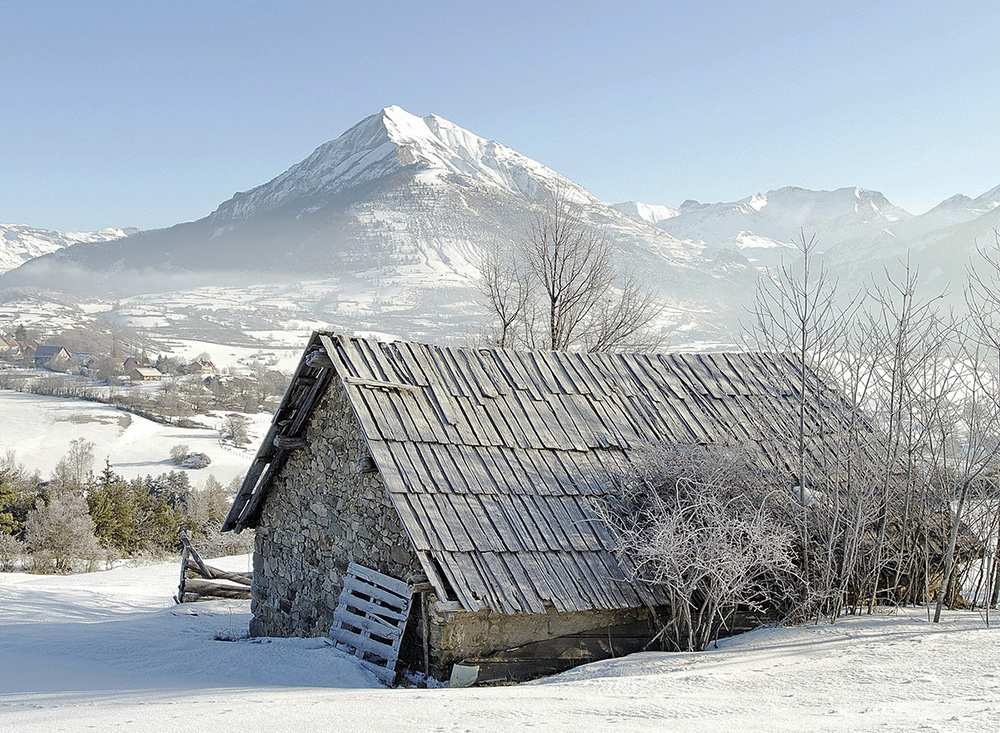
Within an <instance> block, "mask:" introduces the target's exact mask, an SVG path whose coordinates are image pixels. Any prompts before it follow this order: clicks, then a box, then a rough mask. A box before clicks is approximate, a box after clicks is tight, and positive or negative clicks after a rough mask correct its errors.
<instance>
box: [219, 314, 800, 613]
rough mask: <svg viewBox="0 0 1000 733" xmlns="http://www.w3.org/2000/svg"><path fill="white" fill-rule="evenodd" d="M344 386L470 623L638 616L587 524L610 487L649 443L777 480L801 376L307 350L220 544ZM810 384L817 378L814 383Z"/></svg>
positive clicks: (404, 509)
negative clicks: (717, 455) (726, 446)
mask: <svg viewBox="0 0 1000 733" xmlns="http://www.w3.org/2000/svg"><path fill="white" fill-rule="evenodd" d="M335 376H336V377H337V378H338V379H339V381H340V383H341V385H342V388H343V389H344V390H345V393H346V395H347V397H348V400H349V402H350V404H351V406H352V408H353V410H354V412H355V415H356V417H357V419H358V422H359V425H360V427H361V431H362V433H363V435H364V438H365V440H366V443H367V445H368V448H369V451H370V453H371V456H372V459H373V461H374V463H375V465H376V467H377V469H378V470H379V472H380V473H381V475H382V479H383V481H384V484H385V486H386V489H387V491H388V494H389V497H390V499H391V500H392V503H393V505H394V506H395V508H396V510H397V512H398V513H399V516H400V519H401V521H402V524H403V527H404V528H405V530H406V531H407V533H408V535H409V537H410V539H411V540H412V542H413V545H414V548H415V549H416V551H417V555H418V557H419V558H420V561H421V564H422V565H423V567H424V570H425V571H426V572H427V575H428V577H429V578H430V579H431V582H432V583H433V584H434V585H435V589H436V591H437V593H438V596H439V597H440V598H441V599H442V600H451V601H457V602H458V604H459V605H460V606H461V607H462V608H465V609H466V610H470V611H474V610H479V609H484V608H488V609H491V610H494V611H498V612H502V613H542V612H545V611H546V610H547V609H555V610H558V611H582V610H590V609H618V608H634V607H640V606H644V605H648V604H657V603H661V602H663V601H664V600H665V599H664V598H662V597H661V596H660V593H658V592H657V591H656V590H655V589H651V588H649V587H647V586H644V585H642V584H640V583H635V582H632V581H630V580H628V577H629V570H630V568H628V567H623V566H622V565H621V564H620V561H619V560H618V559H616V557H615V555H614V552H613V543H612V539H611V537H610V535H609V533H608V530H607V529H606V528H605V527H604V526H603V524H602V523H601V522H600V521H598V520H597V519H596V517H595V515H594V512H593V509H592V505H591V503H592V501H593V498H594V496H595V495H599V494H601V493H603V492H604V490H605V489H604V485H605V484H604V479H605V478H606V477H607V476H609V475H611V474H612V473H614V472H615V471H617V470H618V469H620V468H621V466H622V465H623V463H625V462H627V461H628V454H629V453H630V452H631V451H633V450H636V449H639V448H641V447H644V446H649V445H653V444H657V443H671V444H683V445H697V444H707V443H719V442H727V443H737V444H745V443H753V444H755V445H756V447H757V449H758V451H759V453H760V454H761V456H762V460H765V461H768V462H770V463H771V464H772V465H773V466H774V467H776V468H782V467H785V468H787V462H786V459H785V454H786V453H787V449H786V447H785V446H782V445H781V443H782V442H783V441H782V440H781V439H780V438H774V439H773V440H772V439H770V438H769V436H781V435H793V434H794V432H795V429H794V424H793V423H794V415H795V409H794V405H795V400H794V398H793V397H792V396H793V395H794V394H795V393H796V391H797V389H798V386H797V380H798V379H799V372H798V371H797V369H796V368H795V365H794V364H793V363H792V362H791V361H789V360H787V359H785V358H784V357H780V356H774V355H761V354H747V353H730V354H671V355H626V354H577V353H557V352H542V351H531V352H515V351H508V350H502V349H468V348H451V347H438V346H429V345H424V344H412V343H380V342H377V341H373V340H366V339H356V338H346V337H342V336H335V335H333V334H327V333H317V334H314V335H313V337H312V339H311V340H310V343H309V346H308V347H307V349H306V352H305V354H304V355H303V358H302V361H301V362H300V364H299V367H298V370H297V371H296V373H295V375H294V377H293V379H292V382H291V385H290V387H289V389H288V392H287V393H286V395H285V398H284V400H283V401H282V404H281V407H280V408H279V410H278V412H277V414H276V415H275V418H274V421H273V422H272V425H271V428H270V430H269V432H268V435H267V437H266V438H265V440H264V443H263V445H262V446H261V448H260V451H259V452H258V454H257V457H256V458H255V459H254V462H253V464H252V466H251V469H250V472H249V473H248V475H247V478H246V480H245V481H244V483H243V485H242V487H241V489H240V491H239V493H238V495H237V497H236V500H235V501H234V503H233V507H232V509H231V511H230V513H229V516H228V517H227V519H226V522H225V525H224V527H223V529H225V530H229V529H235V530H240V529H242V528H245V527H248V526H254V525H255V524H256V522H257V521H258V517H259V513H260V508H261V504H262V502H263V499H264V497H265V496H266V493H267V490H268V487H269V486H270V483H271V482H272V481H273V479H274V477H275V476H276V475H277V473H278V471H280V469H281V466H282V465H283V463H284V460H285V458H286V457H287V455H288V452H289V450H292V449H294V448H293V447H291V446H293V445H297V443H296V441H298V440H301V438H302V436H303V434H304V429H305V424H306V420H307V419H308V416H309V414H310V412H311V410H312V409H313V407H314V406H315V405H316V403H317V401H318V399H319V398H320V397H321V396H322V395H323V393H324V392H325V391H326V389H327V387H328V386H329V384H330V381H331V380H332V379H333V378H334V377H335ZM810 378H813V377H812V376H811V375H810Z"/></svg>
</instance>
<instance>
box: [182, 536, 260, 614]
mask: <svg viewBox="0 0 1000 733" xmlns="http://www.w3.org/2000/svg"><path fill="white" fill-rule="evenodd" d="M181 547H182V548H183V549H182V550H181V582H180V585H179V586H178V588H177V595H176V596H174V601H176V602H177V603H193V602H195V601H211V600H216V599H219V598H250V584H251V583H252V582H253V573H235V572H231V571H228V570H219V569H218V568H213V567H212V566H211V565H206V564H205V562H204V561H203V560H202V559H201V555H199V554H198V551H197V550H195V549H194V547H192V546H191V542H190V541H189V540H188V538H187V536H186V535H184V534H182V535H181Z"/></svg>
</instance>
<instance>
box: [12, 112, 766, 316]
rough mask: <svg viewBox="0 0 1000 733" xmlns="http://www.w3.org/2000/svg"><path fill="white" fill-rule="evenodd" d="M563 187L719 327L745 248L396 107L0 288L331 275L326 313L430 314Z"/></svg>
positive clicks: (467, 301) (467, 302) (648, 275)
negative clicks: (220, 197)
mask: <svg viewBox="0 0 1000 733" xmlns="http://www.w3.org/2000/svg"><path fill="white" fill-rule="evenodd" d="M555 194H558V195H560V196H562V197H564V198H567V199H570V200H572V201H573V202H575V203H576V204H577V205H578V206H579V207H580V211H581V213H582V215H583V216H584V218H586V219H587V220H588V221H589V222H590V223H591V224H593V225H594V226H595V227H597V228H599V229H600V230H602V231H603V232H605V233H606V234H607V236H608V237H609V239H610V240H611V241H612V242H613V244H614V246H615V247H616V248H617V250H618V254H617V256H616V260H617V261H618V263H619V264H621V265H622V269H623V270H631V271H634V272H635V273H636V274H637V276H639V277H640V278H641V279H644V280H645V281H646V282H647V283H649V284H650V285H651V286H652V287H655V288H657V289H658V290H659V291H660V292H661V293H662V295H663V299H664V302H665V303H666V306H667V309H668V311H669V312H671V313H673V314H675V315H676V319H675V325H679V324H681V323H684V322H686V321H687V320H688V319H694V320H697V321H698V322H699V323H700V324H701V325H705V324H707V323H712V322H714V323H715V325H718V323H719V322H720V321H722V320H726V319H728V318H729V316H730V314H731V313H732V312H733V311H734V308H733V303H734V297H735V296H734V293H736V292H739V293H740V297H742V294H743V293H744V292H745V291H746V289H747V288H748V287H749V286H750V285H749V284H750V282H751V281H752V278H753V276H754V273H753V268H751V267H750V266H749V265H748V263H747V262H746V261H745V260H743V259H742V258H739V257H735V258H734V257H730V256H725V257H718V256H716V253H714V252H706V251H705V248H704V247H703V246H702V245H701V244H699V243H691V242H681V241H679V240H678V239H677V238H676V237H674V236H671V235H670V234H669V233H667V232H665V231H664V230H662V229H659V228H657V227H654V226H653V225H651V224H649V223H648V222H646V221H642V220H638V219H634V218H632V217H630V216H628V215H626V214H624V213H622V212H621V211H618V210H617V209H615V208H614V207H612V206H611V205H610V204H608V203H605V202H603V201H600V200H599V199H597V198H596V197H595V196H593V195H592V194H591V193H590V192H589V191H587V190H586V189H584V188H583V187H582V186H580V185H578V184H576V183H574V182H572V181H570V180H569V179H567V178H565V177H564V176H562V175H560V174H558V173H557V172H555V171H553V170H552V169H550V168H547V167H546V166H544V165H542V164H541V163H539V162H538V161H535V160H532V159H531V158H528V157H527V156H524V155H522V154H520V153H518V152H517V151H515V150H513V149H511V148H509V147H507V146H505V145H503V144H501V143H499V142H496V141H491V140H486V139H484V138H482V137H479V136H477V135H475V134H473V133H472V132H469V131H468V130H465V129H463V128H461V127H459V126H458V125H455V124H454V123H451V122H449V121H448V120H445V119H443V118H441V117H438V116H436V115H430V116H428V117H423V118H420V117H416V116H414V115H411V114H409V113H408V112H406V111H404V110H402V109H400V108H399V107H387V108H385V109H383V110H381V111H379V112H378V113H376V114H374V115H372V116H370V117H368V118H366V119H364V120H362V121H361V122H359V123H358V124H357V125H355V126H354V127H352V128H351V129H349V130H348V131H347V132H345V133H344V134H343V135H341V136H340V137H338V138H336V139H335V140H332V141H331V142H328V143H325V144H323V145H321V146H320V147H318V148H317V149H316V150H315V151H314V152H313V153H312V154H311V155H309V156H308V157H307V158H306V159H305V160H303V161H302V162H300V163H297V164H295V165H293V166H292V167H291V168H289V169H288V170H287V171H285V172H284V173H282V174H281V175H279V176H277V177H275V178H274V179H273V180H271V181H269V182H267V183H265V184H263V185H261V186H258V187H256V188H254V189H251V190H249V191H246V192H242V193H237V194H236V195H234V196H233V197H232V198H231V199H229V200H228V201H226V202H224V203H222V204H221V205H220V206H219V207H218V208H217V209H216V210H215V211H214V212H212V213H211V214H210V215H208V216H207V217H205V218H203V219H200V220H198V221H195V222H190V223H187V224H179V225H176V226H174V227H171V228H169V229H164V230H158V231H150V232H142V233H139V234H137V235H134V236H131V237H127V238H125V239H122V240H119V241H116V242H110V243H104V244H90V245H77V246H74V247H69V248H67V249H64V250H61V251H60V252H57V253H54V254H51V255H48V256H45V257H40V258H37V259H35V260H32V261H31V262H29V263H28V264H27V265H25V266H23V267H21V268H19V269H18V270H15V271H13V272H10V273H7V274H6V275H3V276H0V288H2V287H4V286H6V285H27V284H31V285H38V286H43V287H48V288H55V287H57V288H60V289H70V290H75V291H76V292H78V293H84V294H96V293H106V292H116V293H120V294H128V293H139V292H152V291H163V290H178V289H181V288H187V287H191V286H196V285H204V284H213V285H217V284H220V283H223V282H228V283H233V282H239V283H260V282H270V281H285V282H294V281H301V280H307V279H308V280H321V279H327V280H328V279H336V280H337V284H336V285H335V286H331V294H330V295H329V297H327V298H326V299H325V301H324V306H323V307H324V308H325V311H324V313H325V314H328V317H330V319H331V320H335V318H338V317H340V316H341V315H343V314H344V313H345V311H346V310H349V309H350V307H353V306H350V305H348V304H346V301H350V302H352V303H356V302H365V303H368V304H369V305H368V306H366V307H367V308H369V309H372V308H375V309H380V310H381V311H383V312H387V311H393V312H399V311H401V310H402V311H405V312H406V314H407V316H406V317H407V318H410V319H411V320H413V321H421V322H423V323H430V322H432V321H437V320H440V319H441V318H442V317H443V316H442V313H441V312H442V310H448V309H453V310H455V309H459V310H462V311H464V312H465V313H466V314H467V313H468V312H469V311H470V310H472V309H479V310H480V311H481V310H482V306H481V305H480V304H478V303H476V302H475V301H477V299H478V292H477V288H476V281H475V278H476V274H477V263H478V262H479V261H481V258H482V256H483V254H484V253H485V252H487V251H489V250H490V249H492V248H496V247H499V246H505V245H506V244H509V243H510V242H513V241H515V240H518V239H521V238H523V237H524V235H525V234H526V232H527V231H528V230H529V228H530V226H531V224H532V223H533V222H534V221H535V220H536V219H537V216H538V215H539V213H540V212H541V211H542V210H543V208H544V206H545V205H546V204H547V202H549V201H550V200H551V199H552V197H553V196H554V195H555ZM331 299H332V301H333V302H334V303H338V302H339V303H340V305H339V306H336V307H333V306H330V305H329V303H330V302H331ZM331 308H333V310H332V312H331ZM709 328H710V330H711V328H714V326H710V327H709Z"/></svg>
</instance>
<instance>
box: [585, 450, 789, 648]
mask: <svg viewBox="0 0 1000 733" xmlns="http://www.w3.org/2000/svg"><path fill="white" fill-rule="evenodd" d="M772 487H774V483H773V480H772V479H771V477H768V476H767V475H765V474H764V473H763V472H762V471H761V470H760V469H759V468H757V467H756V466H755V465H754V463H753V462H752V461H749V460H747V459H745V458H744V457H742V456H741V455H740V454H739V453H738V452H735V451H727V450H724V449H710V448H704V447H696V446H692V447H689V448H685V447H676V446H662V447H659V448H652V449H649V450H648V451H646V452H645V454H644V455H640V456H639V458H638V460H636V461H635V462H634V463H633V464H632V466H631V467H630V468H629V469H627V470H625V471H623V472H622V473H621V474H619V475H617V476H614V477H612V478H611V481H610V485H609V490H608V493H607V495H606V496H605V497H603V498H602V499H601V500H600V501H599V502H598V503H597V505H596V507H595V508H596V510H597V512H598V514H599V516H600V517H601V519H603V520H604V522H605V524H606V525H607V526H608V527H609V528H610V529H611V532H612V535H613V538H614V541H615V544H616V552H617V553H618V554H619V556H621V557H622V559H623V560H624V563H623V564H624V565H625V566H626V567H631V568H632V569H633V570H632V572H633V574H634V577H635V578H636V579H638V580H641V581H643V582H645V583H648V584H650V585H655V586H657V587H658V588H659V589H660V590H661V591H662V592H664V593H665V595H666V596H667V598H668V599H669V618H668V619H667V620H666V624H665V628H664V629H663V639H664V640H665V642H667V645H668V647H673V648H674V649H677V650H683V651H698V650H702V649H705V648H706V647H707V646H708V645H709V644H710V643H711V642H713V641H714V640H716V639H717V638H718V637H719V635H720V634H721V633H723V632H724V630H725V629H726V627H727V626H728V625H729V624H730V622H731V621H732V619H733V617H734V614H735V613H736V612H737V610H741V611H758V612H764V611H770V610H773V609H775V608H777V607H779V606H781V604H782V602H783V601H784V599H785V598H787V596H788V593H787V589H788V588H789V580H790V579H791V578H792V577H794V573H795V566H794V562H793V558H794V557H795V543H794V539H795V535H794V533H793V532H792V531H791V529H790V528H789V527H788V526H787V523H786V522H783V521H782V520H781V513H780V512H775V511H772V508H777V506H779V505H780V504H781V503H782V502H784V501H786V496H787V491H785V492H782V491H780V490H779V489H777V488H772ZM772 505H774V506H773V507H772Z"/></svg>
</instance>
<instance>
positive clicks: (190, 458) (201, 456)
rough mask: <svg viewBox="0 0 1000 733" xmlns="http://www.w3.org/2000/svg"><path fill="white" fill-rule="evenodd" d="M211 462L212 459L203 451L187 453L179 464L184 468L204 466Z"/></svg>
mask: <svg viewBox="0 0 1000 733" xmlns="http://www.w3.org/2000/svg"><path fill="white" fill-rule="evenodd" d="M211 462H212V459H211V458H209V457H208V456H207V455H206V454H205V453H188V454H187V456H185V457H184V460H182V461H181V466H183V467H184V468H206V467H207V466H208V465H209V464H211Z"/></svg>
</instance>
